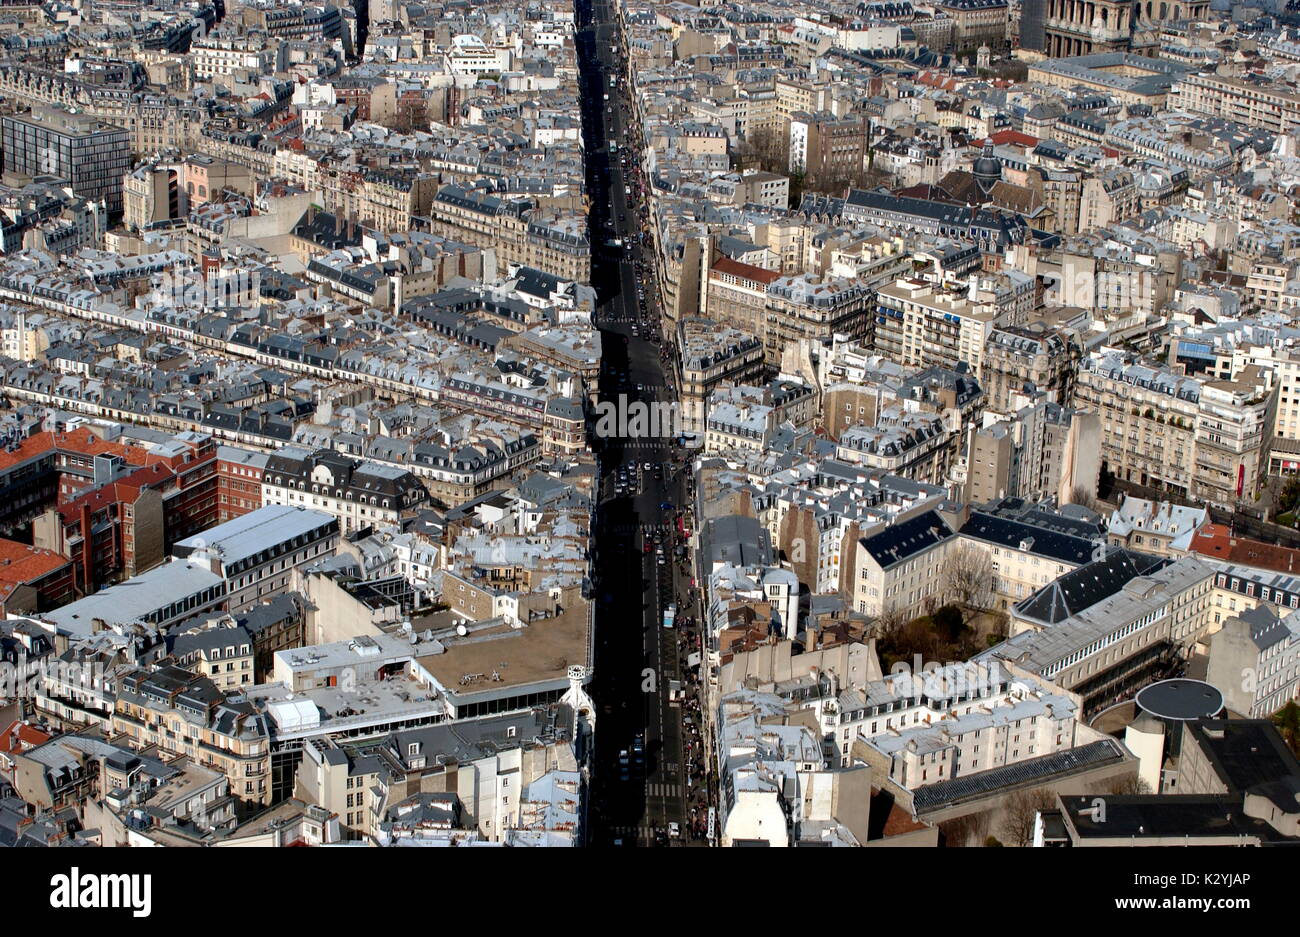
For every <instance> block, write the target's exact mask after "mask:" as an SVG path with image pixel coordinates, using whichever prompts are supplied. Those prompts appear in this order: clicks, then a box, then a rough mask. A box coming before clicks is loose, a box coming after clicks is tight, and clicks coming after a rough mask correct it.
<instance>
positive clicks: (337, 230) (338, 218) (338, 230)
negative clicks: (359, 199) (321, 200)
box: [334, 212, 343, 236]
mask: <svg viewBox="0 0 1300 937" xmlns="http://www.w3.org/2000/svg"><path fill="white" fill-rule="evenodd" d="M342 233H343V216H342V215H341V214H339V213H338V212H335V213H334V234H335V235H336V236H337V235H339V234H342Z"/></svg>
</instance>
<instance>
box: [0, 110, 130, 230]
mask: <svg viewBox="0 0 1300 937" xmlns="http://www.w3.org/2000/svg"><path fill="white" fill-rule="evenodd" d="M0 143H2V144H3V146H4V160H5V162H4V167H5V172H7V173H17V174H19V175H23V176H32V177H36V176H57V177H58V178H60V179H63V180H66V181H67V182H68V183H70V184H71V185H72V189H73V191H74V192H76V193H77V194H78V195H80V196H81V197H82V198H87V199H94V200H95V201H101V200H102V201H103V202H104V204H105V205H106V206H107V208H108V212H109V214H110V215H118V216H120V215H121V213H122V178H123V177H124V176H125V175H126V173H128V172H130V170H131V138H130V134H129V132H128V131H126V130H124V129H123V128H121V127H115V126H113V125H112V124H106V123H104V122H103V121H102V120H99V119H97V118H94V117H89V116H86V115H84V114H75V113H72V112H70V111H65V110H61V109H58V108H53V107H43V108H37V109H34V110H33V111H31V112H30V113H27V114H11V115H6V116H4V117H3V118H0Z"/></svg>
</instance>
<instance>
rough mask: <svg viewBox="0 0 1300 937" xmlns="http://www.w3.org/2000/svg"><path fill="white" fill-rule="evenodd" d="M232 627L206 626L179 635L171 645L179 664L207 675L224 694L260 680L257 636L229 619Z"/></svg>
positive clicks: (199, 673)
mask: <svg viewBox="0 0 1300 937" xmlns="http://www.w3.org/2000/svg"><path fill="white" fill-rule="evenodd" d="M228 621H229V625H228V626H217V627H212V628H203V629H200V630H194V631H187V632H185V633H183V634H179V635H176V637H175V640H174V641H173V643H172V646H171V653H172V657H173V658H174V659H175V661H176V664H177V666H179V667H183V668H185V669H186V670H189V671H191V672H193V673H195V674H197V675H199V676H203V677H207V678H208V679H209V680H211V681H212V682H213V683H215V684H216V685H217V689H219V690H221V691H222V692H223V693H233V692H235V691H237V690H238V689H239V688H240V687H241V686H248V685H251V684H253V683H256V682H258V680H257V675H256V673H255V671H254V669H253V656H254V648H253V638H252V635H250V634H249V633H248V631H247V630H246V629H244V628H242V627H240V626H239V625H236V624H234V619H228Z"/></svg>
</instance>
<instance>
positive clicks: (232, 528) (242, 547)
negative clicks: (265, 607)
mask: <svg viewBox="0 0 1300 937" xmlns="http://www.w3.org/2000/svg"><path fill="white" fill-rule="evenodd" d="M338 542H339V520H338V517H337V516H336V515H334V514H332V513H328V512H326V511H318V510H310V509H308V508H305V507H302V506H293V507H290V506H288V505H282V504H268V505H267V506H266V507H262V508H258V509H257V510H256V511H251V512H249V513H248V514H244V515H241V516H240V517H237V518H235V519H233V520H229V521H226V522H225V523H224V524H218V525H217V526H215V527H213V528H211V529H209V530H205V531H204V532H203V533H201V534H198V535H195V536H193V537H187V538H186V539H184V540H181V541H179V542H178V543H177V544H176V545H175V546H174V547H173V548H172V553H173V554H174V555H175V556H177V557H179V558H181V559H189V560H192V561H194V562H204V561H206V562H208V563H210V564H211V566H212V569H213V572H216V573H219V574H220V575H221V576H222V577H223V578H224V579H225V580H226V603H227V604H226V608H227V610H229V611H231V612H242V611H244V610H245V609H247V608H249V607H251V606H253V605H256V604H259V603H261V602H263V601H265V600H266V599H267V597H269V596H273V595H276V594H278V593H280V592H283V591H285V590H286V589H288V588H289V585H290V582H291V580H292V577H293V572H294V570H296V569H298V568H300V567H302V566H306V565H307V564H309V563H314V562H316V561H318V560H320V559H321V558H323V557H328V556H331V555H333V553H334V550H335V548H336V547H337V546H338Z"/></svg>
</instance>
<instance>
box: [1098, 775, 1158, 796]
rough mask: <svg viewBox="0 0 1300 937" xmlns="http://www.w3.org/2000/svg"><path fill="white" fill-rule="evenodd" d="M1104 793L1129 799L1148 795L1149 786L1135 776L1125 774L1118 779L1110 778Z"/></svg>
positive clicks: (1149, 791)
mask: <svg viewBox="0 0 1300 937" xmlns="http://www.w3.org/2000/svg"><path fill="white" fill-rule="evenodd" d="M1106 793H1107V794H1114V795H1116V796H1117V797H1131V796H1135V795H1138V794H1150V793H1151V786H1150V785H1149V784H1147V782H1146V781H1144V780H1142V779H1141V778H1140V777H1138V776H1137V775H1136V774H1125V775H1122V776H1120V777H1118V778H1112V779H1111V782H1110V784H1108V785H1107V786H1106Z"/></svg>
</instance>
